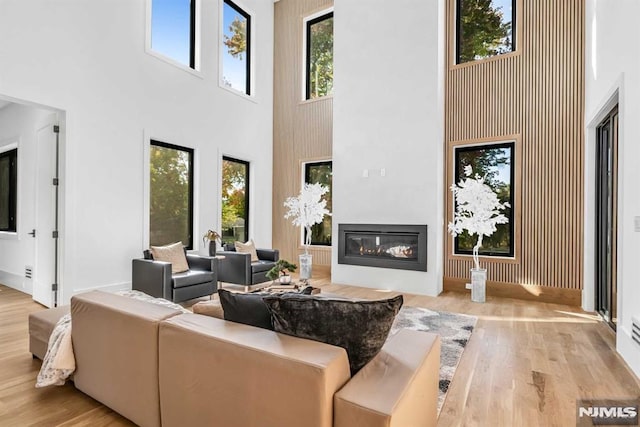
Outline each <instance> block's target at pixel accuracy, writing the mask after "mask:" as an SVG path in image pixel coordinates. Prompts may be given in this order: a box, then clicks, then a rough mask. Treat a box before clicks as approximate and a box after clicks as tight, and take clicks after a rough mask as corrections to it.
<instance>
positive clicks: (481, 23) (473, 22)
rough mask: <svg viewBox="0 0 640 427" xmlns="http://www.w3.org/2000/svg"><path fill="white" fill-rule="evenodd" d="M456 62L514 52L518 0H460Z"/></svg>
mask: <svg viewBox="0 0 640 427" xmlns="http://www.w3.org/2000/svg"><path fill="white" fill-rule="evenodd" d="M456 10H457V13H456V57H457V61H456V63H458V64H462V63H464V62H469V61H476V60H478V59H484V58H489V57H491V56H495V55H501V54H503V53H508V52H513V51H514V50H515V46H516V31H515V29H516V21H515V17H516V0H457V9H456Z"/></svg>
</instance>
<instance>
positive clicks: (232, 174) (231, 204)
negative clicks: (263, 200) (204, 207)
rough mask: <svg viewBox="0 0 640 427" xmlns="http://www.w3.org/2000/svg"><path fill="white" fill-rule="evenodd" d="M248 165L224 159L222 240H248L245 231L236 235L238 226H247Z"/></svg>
mask: <svg viewBox="0 0 640 427" xmlns="http://www.w3.org/2000/svg"><path fill="white" fill-rule="evenodd" d="M246 168H247V166H246V165H245V164H244V163H239V162H234V161H230V160H223V161H222V240H223V241H224V242H225V243H228V242H232V241H235V240H241V241H243V242H244V241H246V236H245V235H244V233H242V234H241V235H236V230H237V227H242V230H244V227H246V224H245V217H246V212H247V210H246V206H245V191H246V188H247V184H248V183H247V169H246Z"/></svg>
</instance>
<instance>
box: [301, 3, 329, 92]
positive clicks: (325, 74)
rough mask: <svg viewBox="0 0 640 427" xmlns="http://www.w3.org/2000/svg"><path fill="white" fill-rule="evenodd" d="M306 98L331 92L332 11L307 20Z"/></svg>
mask: <svg viewBox="0 0 640 427" xmlns="http://www.w3.org/2000/svg"><path fill="white" fill-rule="evenodd" d="M306 78H307V94H306V98H307V99H314V98H319V97H322V96H327V95H331V94H332V93H333V12H330V13H327V14H326V15H322V16H320V17H318V18H315V19H311V20H309V21H307V68H306Z"/></svg>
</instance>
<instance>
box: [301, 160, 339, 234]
mask: <svg viewBox="0 0 640 427" xmlns="http://www.w3.org/2000/svg"><path fill="white" fill-rule="evenodd" d="M307 170H308V175H309V176H308V180H307V182H308V183H310V184H322V185H324V186H325V187H328V188H329V191H328V192H327V193H326V194H325V195H324V196H323V198H324V200H326V201H327V209H328V210H329V211H330V212H331V209H332V178H333V176H332V164H331V163H319V164H315V165H310V166H308V169H307ZM331 224H332V222H331V216H330V215H325V217H324V218H323V220H322V222H321V223H320V224H315V225H314V226H312V227H311V244H314V245H318V244H319V245H331Z"/></svg>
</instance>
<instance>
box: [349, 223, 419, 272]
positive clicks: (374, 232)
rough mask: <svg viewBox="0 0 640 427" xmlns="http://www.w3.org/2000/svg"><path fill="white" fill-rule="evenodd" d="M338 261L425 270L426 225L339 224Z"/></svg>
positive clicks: (369, 265)
mask: <svg viewBox="0 0 640 427" xmlns="http://www.w3.org/2000/svg"><path fill="white" fill-rule="evenodd" d="M338 264H349V265H364V266H367V267H380V268H395V269H399V270H416V271H427V226H426V225H396V224H339V225H338Z"/></svg>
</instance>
